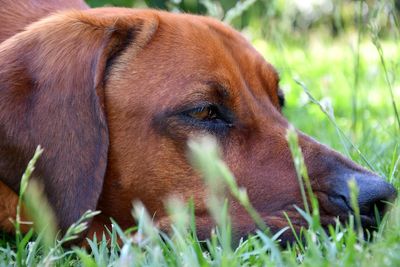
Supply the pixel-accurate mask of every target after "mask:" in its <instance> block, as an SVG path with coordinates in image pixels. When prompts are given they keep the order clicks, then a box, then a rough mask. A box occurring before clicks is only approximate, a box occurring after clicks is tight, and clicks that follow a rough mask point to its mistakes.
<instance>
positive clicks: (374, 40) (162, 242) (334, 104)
mask: <svg viewBox="0 0 400 267" xmlns="http://www.w3.org/2000/svg"><path fill="white" fill-rule="evenodd" d="M92 2H94V1H92ZM171 2H173V1H171ZM276 2H277V3H278V4H279V3H281V2H284V1H276ZM339 2H343V1H339ZM344 2H346V1H344ZM334 3H336V2H335V1H334ZM278 4H277V5H278ZM368 4H369V6H368V7H369V13H368V15H366V16H365V17H363V18H362V21H361V22H360V20H359V19H358V17H357V16H356V15H355V16H354V17H350V19H349V20H347V25H346V27H344V28H342V29H341V32H340V33H339V34H335V35H332V34H331V33H330V28H329V26H328V23H327V22H323V23H320V24H318V25H316V26H314V27H312V28H310V29H306V30H305V29H303V28H302V29H296V28H292V27H287V25H289V24H291V23H292V22H293V21H292V20H291V18H287V17H285V13H284V9H283V11H282V10H281V11H280V15H279V16H278V15H271V16H272V19H271V24H268V23H267V22H266V20H264V19H262V18H259V19H254V20H252V21H251V22H249V23H248V24H247V25H246V27H240V29H241V30H242V31H243V34H245V35H246V36H247V37H248V38H249V40H251V42H252V43H253V44H254V46H255V47H256V48H257V50H258V51H259V52H260V53H262V54H263V55H264V57H265V59H266V60H267V61H269V62H270V63H272V64H273V65H274V66H275V67H276V68H277V70H278V71H279V73H280V76H281V88H282V89H283V91H284V92H285V96H286V104H285V108H284V114H285V116H286V117H287V118H288V119H289V121H290V122H291V123H292V124H293V125H295V126H296V127H297V128H299V129H300V130H302V131H303V132H305V133H307V134H309V135H311V136H313V137H314V138H315V139H317V140H318V141H320V142H322V143H325V144H327V145H329V146H331V147H333V148H334V149H336V150H339V151H340V152H342V153H343V154H345V155H347V156H348V157H350V158H352V159H353V160H355V161H356V162H358V163H360V164H361V165H363V166H365V167H366V168H369V169H371V170H373V171H375V172H377V173H379V174H380V175H382V176H383V177H385V178H386V179H387V180H388V181H390V182H391V183H393V184H394V185H395V187H396V188H397V189H400V166H399V165H400V121H399V117H398V116H397V115H396V110H395V109H396V108H397V109H399V108H400V79H399V76H397V74H398V73H400V42H399V36H400V25H399V13H395V12H396V11H395V10H394V9H393V6H392V4H393V2H392V1H377V2H374V1H370V2H368ZM346 7H347V8H352V9H353V10H352V11H348V10H347V11H343V12H344V13H346V12H347V13H351V14H358V11H359V7H361V8H362V7H363V6H362V5H358V3H352V4H349V3H347V5H346ZM386 7H391V8H392V9H387V8H386ZM385 8H386V9H385ZM352 12H353V13H352ZM397 12H398V11H397ZM278 13H279V12H278ZM382 21H383V22H382ZM235 23H236V24H237V22H234V25H235V26H236V24H235ZM277 25H284V26H277ZM285 25H286V26H285ZM275 26H276V27H275ZM274 27H275V28H274ZM393 103H395V104H393ZM396 105H397V107H395V106H396ZM291 141H292V142H293V143H294V149H296V147H295V143H296V140H295V138H294V139H291ZM191 148H192V153H193V154H194V156H195V158H196V159H197V161H198V163H199V165H200V166H202V168H203V169H204V168H208V169H211V170H213V172H214V174H215V173H219V172H223V171H224V170H223V168H224V165H223V164H222V163H221V162H220V161H219V160H218V159H217V158H215V157H216V155H215V153H214V151H213V147H208V146H207V147H206V148H204V147H201V146H199V144H197V143H194V144H191ZM221 166H222V167H221ZM221 168H222V170H221ZM209 175H213V174H212V173H211V174H209ZM205 178H206V179H205V180H206V181H207V177H205ZM223 178H225V179H223V180H222V181H221V182H222V183H226V182H227V181H228V182H229V179H231V178H232V177H229V175H228V176H227V175H225V176H224V177H223ZM230 190H231V192H232V194H233V195H235V196H236V197H237V198H238V200H239V201H240V202H241V203H242V204H243V205H244V206H245V207H246V208H247V209H248V210H249V212H250V213H252V214H253V213H254V211H253V210H252V207H251V204H250V203H248V202H247V199H246V196H245V194H243V191H241V190H240V189H239V188H237V187H235V185H233V186H231V187H230ZM352 192H353V193H354V194H356V189H353V191H352ZM22 193H25V192H22ZM27 196H28V197H31V198H32V197H33V200H32V202H33V206H34V205H35V204H34V203H35V202H38V201H39V202H40V201H41V200H40V199H39V200H38V199H37V197H35V196H32V192H31V193H28V195H27ZM210 201H211V200H210ZM214 204H215V206H214V210H213V209H211V210H210V212H211V214H214V215H215V220H216V222H218V227H217V228H216V230H215V231H214V232H213V234H212V237H211V238H210V240H207V241H199V240H197V237H196V235H195V233H194V224H193V220H194V218H193V216H192V211H193V210H192V203H181V202H178V201H171V202H169V203H167V204H166V205H167V206H168V209H169V210H170V213H171V216H172V220H173V228H172V229H173V231H172V233H170V234H169V235H166V234H165V233H161V232H159V230H158V229H157V228H156V227H155V226H154V225H153V223H152V221H151V214H150V215H149V214H147V213H146V211H145V209H144V208H143V207H142V206H141V205H140V203H136V204H135V206H134V209H133V212H132V216H134V217H135V218H136V219H137V222H138V226H137V227H136V228H135V229H131V230H130V231H127V232H123V231H122V230H121V229H120V228H119V227H118V225H117V224H114V225H113V228H112V229H110V231H109V233H108V234H109V235H110V236H111V242H110V244H109V245H107V243H106V241H105V239H104V240H89V241H88V242H89V246H90V249H89V250H84V249H82V248H78V247H75V248H72V249H65V248H63V244H64V243H65V242H67V241H68V240H69V239H70V238H73V236H74V235H75V234H77V233H79V232H80V231H82V229H83V228H84V226H85V223H84V221H85V219H87V217H90V216H93V215H94V214H92V213H88V214H86V215H85V218H82V221H80V222H78V223H77V224H76V225H74V226H72V228H71V229H70V231H69V232H67V234H66V236H64V237H58V239H57V238H56V237H55V236H54V233H53V231H51V230H49V229H48V228H46V227H42V232H41V231H40V230H39V231H37V232H39V234H38V235H36V234H33V233H29V234H28V235H25V236H24V235H20V234H18V235H17V237H16V238H14V237H13V236H7V235H5V234H3V235H2V236H0V265H1V266H9V265H21V266H36V265H38V266H43V265H45V266H189V267H192V266H229V267H231V266H242V265H243V266H400V203H395V204H394V205H393V207H392V209H391V211H390V213H389V214H388V215H387V216H386V217H385V218H381V222H380V225H379V229H378V230H377V231H376V232H374V233H370V235H367V236H366V235H364V234H363V233H362V232H361V231H360V229H358V228H357V227H356V225H357V220H358V218H357V213H356V214H355V215H354V216H353V217H352V219H350V222H349V225H339V224H338V225H336V226H332V227H331V228H330V229H329V232H328V233H326V232H325V231H324V230H323V229H322V227H321V225H320V223H319V218H318V213H317V212H315V211H314V212H312V213H311V214H307V213H306V212H303V211H299V212H302V213H303V215H304V217H305V219H307V220H308V221H309V224H310V225H309V228H307V229H304V231H303V232H302V237H299V240H300V239H302V240H303V241H299V242H296V243H294V244H290V245H288V246H287V247H285V248H282V247H280V246H279V245H278V243H277V240H278V239H279V233H278V234H277V235H275V236H272V235H270V234H269V233H268V230H267V229H263V227H262V226H260V228H261V230H260V231H259V232H257V233H256V234H254V235H252V236H250V237H249V238H248V239H246V240H243V241H242V242H241V243H240V244H236V245H232V244H231V242H230V240H231V234H230V233H231V229H230V224H229V214H227V213H226V212H225V210H226V205H225V204H224V203H218V202H217V203H214ZM355 208H356V207H355ZM355 210H356V209H355ZM216 211H218V212H216ZM221 211H223V212H221ZM253 215H254V217H255V220H256V219H257V215H256V214H253ZM49 216H51V215H49ZM127 216H130V215H129V214H127ZM38 220H39V221H40V220H42V221H43V218H38ZM283 230H286V231H291V229H283ZM132 233H134V234H132ZM118 239H120V240H121V243H120V244H119V243H118V242H117V240H118Z"/></svg>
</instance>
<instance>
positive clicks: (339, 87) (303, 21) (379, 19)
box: [87, 0, 400, 186]
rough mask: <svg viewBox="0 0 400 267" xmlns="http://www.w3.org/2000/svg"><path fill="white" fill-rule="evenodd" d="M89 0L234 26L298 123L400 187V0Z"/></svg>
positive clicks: (288, 112)
mask: <svg viewBox="0 0 400 267" xmlns="http://www.w3.org/2000/svg"><path fill="white" fill-rule="evenodd" d="M87 2H88V4H90V5H91V6H93V7H99V6H125V7H151V8H157V9H165V10H169V11H172V12H190V13H198V14H204V15H208V16H212V17H215V18H217V19H219V20H221V21H224V22H226V23H228V24H230V25H232V26H233V27H235V28H236V29H238V30H240V31H241V32H242V33H243V35H245V36H246V37H247V38H248V40H249V41H251V42H252V43H253V45H254V46H255V47H256V48H257V49H258V51H259V52H260V53H262V54H263V55H264V57H265V59H266V60H267V61H269V62H270V63H272V64H273V65H274V66H275V67H276V68H277V69H278V71H279V73H280V75H281V87H282V89H283V90H284V92H285V94H286V102H287V105H286V108H285V109H284V113H285V115H286V116H287V117H288V119H289V120H290V121H291V122H292V123H293V124H294V125H295V126H297V127H298V128H299V129H301V130H302V131H304V132H306V133H308V134H310V135H312V136H314V137H315V138H317V139H318V140H320V141H322V142H323V143H326V144H328V145H330V146H332V147H334V148H335V149H337V150H339V151H341V152H342V153H344V154H346V155H347V156H349V157H351V158H353V159H354V160H356V161H358V162H359V163H361V164H363V165H364V166H367V167H369V168H371V169H374V170H375V171H377V172H379V173H381V174H382V175H384V176H385V177H387V179H388V180H390V181H391V182H394V183H395V184H397V185H398V186H400V182H399V180H400V179H394V178H395V177H397V176H398V174H399V171H398V169H399V168H394V170H395V171H394V172H393V171H392V170H393V167H394V166H397V165H398V164H399V159H400V147H399V145H400V119H399V116H398V114H396V112H397V113H398V110H397V109H398V106H399V105H400V79H399V78H398V77H397V76H398V75H397V74H398V73H399V71H400V42H399V36H400V23H399V9H400V0H365V1H350V0H286V1H285V0H246V1H233V0H222V1H213V0H170V1H161V0H144V1H143V0H88V1H87ZM299 82H300V83H303V84H304V86H303V87H306V89H307V90H309V91H310V92H311V94H312V95H313V96H314V97H315V98H316V99H317V100H318V101H319V103H320V104H321V105H322V106H323V107H324V108H325V109H326V110H327V111H328V112H331V113H332V115H333V116H334V121H335V123H332V121H331V120H330V119H329V116H327V115H326V114H325V113H324V112H321V108H320V107H319V106H318V105H315V104H313V103H312V101H310V98H309V97H308V96H307V93H306V92H305V90H304V88H303V87H302V86H300V85H299ZM358 149H359V151H358ZM360 152H361V153H360ZM394 164H396V165H394Z"/></svg>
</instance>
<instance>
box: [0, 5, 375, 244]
mask: <svg viewBox="0 0 400 267" xmlns="http://www.w3.org/2000/svg"><path fill="white" fill-rule="evenodd" d="M1 2H2V4H1V6H3V7H2V8H0V23H1V24H2V25H3V29H1V30H0V38H2V39H6V38H8V37H10V38H8V39H6V40H5V41H4V42H2V43H1V44H0V65H1V66H2V69H1V70H0V197H1V199H3V200H4V201H3V203H2V204H1V205H3V206H4V207H3V208H2V209H0V227H1V228H2V229H4V230H10V229H11V226H10V224H9V223H8V220H6V218H9V217H14V216H15V212H14V210H15V209H14V207H15V204H16V199H17V197H16V194H15V193H13V192H17V190H18V188H19V183H20V177H21V174H22V173H23V171H24V168H25V166H26V164H27V162H28V160H29V159H30V158H31V157H32V155H33V152H34V149H35V147H36V146H37V145H39V144H40V145H42V146H43V147H44V149H45V152H44V154H43V157H42V158H41V159H40V160H39V163H38V165H37V168H36V170H35V172H34V177H35V179H39V180H40V181H41V182H42V183H43V184H44V186H45V192H46V196H47V198H48V199H49V201H50V203H51V205H52V206H53V208H54V211H55V213H56V216H57V218H58V223H59V226H60V228H61V229H62V230H64V231H65V230H66V228H67V227H68V226H69V225H70V224H71V223H72V222H74V221H76V220H77V219H78V218H79V216H81V215H82V213H83V212H84V211H85V210H87V209H92V210H94V209H98V210H101V211H102V214H101V215H100V216H98V217H96V218H95V220H94V222H93V223H92V224H91V228H90V235H91V234H93V233H94V232H97V233H101V232H102V231H103V229H104V228H103V227H104V225H109V223H110V221H109V217H113V218H114V219H115V220H116V221H117V222H118V223H119V224H120V225H121V227H123V228H127V227H129V226H132V225H134V221H133V219H132V218H131V216H130V210H131V208H132V201H133V200H140V201H142V202H143V203H144V204H145V205H146V207H147V208H148V210H149V212H150V213H151V214H154V216H155V217H154V218H155V220H156V221H157V222H158V223H159V224H160V226H161V227H162V228H163V229H166V228H167V225H168V217H167V215H166V213H165V211H164V209H163V208H162V207H163V203H164V201H165V199H166V198H168V197H170V196H171V195H175V196H179V197H182V198H183V199H188V198H191V197H193V198H194V201H195V204H196V216H197V224H198V233H199V236H200V237H207V236H208V234H209V232H210V229H211V227H212V226H213V222H212V219H211V218H210V217H209V215H208V213H207V208H206V205H205V204H204V198H205V197H206V189H205V187H204V185H203V182H202V179H201V178H200V176H199V175H198V174H197V173H196V172H195V171H194V170H193V169H192V168H191V166H190V164H189V163H188V160H187V158H186V153H185V152H186V149H187V146H186V143H187V140H188V139H189V138H191V137H193V136H196V135H198V134H201V133H204V132H205V131H204V130H201V129H198V128H195V127H193V126H190V125H187V124H185V123H183V122H182V121H180V120H179V118H178V117H177V116H174V115H173V114H174V112H176V111H177V110H180V109H182V108H184V107H187V106H190V105H195V104H196V103H198V102H211V103H221V104H223V105H224V106H226V107H229V109H230V110H232V111H233V112H234V114H235V115H234V117H235V123H234V126H233V127H232V129H230V130H229V131H228V132H226V133H224V134H219V133H215V136H216V137H217V139H218V140H219V143H220V144H221V147H222V151H223V157H224V160H225V161H226V162H227V164H228V165H229V167H230V168H231V169H232V171H233V173H234V174H235V176H236V178H237V181H238V183H239V185H240V186H244V187H246V188H247V190H248V192H249V196H250V199H251V201H252V203H253V205H254V206H255V207H256V208H257V209H258V211H259V212H260V214H261V216H262V217H263V219H264V220H265V222H266V223H267V224H268V225H269V226H270V227H271V228H272V229H273V230H277V229H280V228H281V227H283V226H285V225H286V224H287V223H286V219H285V217H284V214H283V213H284V212H287V214H289V216H290V217H291V218H292V221H293V223H294V225H295V227H296V229H298V228H299V227H300V226H301V225H304V221H303V220H302V218H301V216H299V215H298V213H297V212H296V210H295V208H294V205H298V206H302V199H301V194H300V190H299V186H298V182H297V178H296V173H295V170H294V166H293V163H292V158H291V154H290V151H289V148H288V145H287V142H286V139H285V133H286V129H287V127H288V122H287V121H286V119H285V118H284V117H283V116H282V113H281V107H280V99H279V92H278V80H279V78H278V76H277V73H276V71H275V70H274V68H273V67H272V66H271V65H270V64H268V63H267V62H266V61H265V60H264V59H263V58H262V56H261V55H260V54H259V53H258V52H257V51H256V50H255V49H254V48H253V47H252V46H251V45H250V44H249V43H248V42H247V41H246V40H245V39H244V38H243V37H242V36H241V35H240V34H239V33H238V32H236V31H235V30H233V29H231V28H229V27H227V26H226V25H223V24H222V23H220V22H218V21H215V20H213V19H210V18H205V17H201V16H193V15H185V14H171V13H166V12H161V11H154V10H131V9H121V8H101V9H89V10H85V9H86V5H85V4H84V3H83V2H81V1H79V0H76V1H55V0H53V1H44V0H43V1H39V0H38V1H33V0H24V1H8V0H2V1H1ZM20 2H23V3H20ZM64 2H68V4H65V3H64ZM5 6H9V7H10V8H5ZM70 7H73V8H75V9H76V10H74V11H64V12H61V13H57V14H54V15H51V16H47V15H50V13H52V12H53V11H56V10H62V9H65V8H70ZM78 9H82V10H78ZM13 10H16V11H15V13H13V12H14V11H13ZM1 12H2V14H1ZM13 16H17V19H16V24H15V25H13V23H12V22H10V18H12V17H13ZM41 17H46V18H44V19H41V20H39V18H41ZM36 20H39V21H38V22H34V21H36ZM33 22H34V23H33ZM31 23H33V24H31ZM28 24H30V25H28ZM25 27H26V28H25ZM23 28H25V30H22V29H23ZM299 140H300V146H301V148H302V150H303V153H304V156H305V162H306V165H307V167H308V171H309V174H310V177H311V180H312V186H313V190H314V191H315V193H316V194H317V196H318V198H319V200H320V203H321V215H322V220H323V223H324V224H328V223H332V222H333V221H334V218H335V216H337V215H343V216H345V215H347V213H344V211H343V210H340V209H338V208H337V206H335V205H334V204H333V203H332V201H331V199H330V197H329V195H330V194H331V191H332V188H335V187H336V186H338V185H339V182H338V181H339V178H338V177H339V176H344V177H351V176H355V177H361V178H362V179H367V180H366V181H377V180H378V179H379V178H377V177H376V176H375V175H373V174H371V173H370V172H368V171H366V170H365V169H363V168H361V167H360V166H358V165H356V164H355V163H353V162H351V161H350V160H348V159H345V158H344V157H342V156H341V155H339V154H338V153H336V152H334V151H332V150H330V149H329V148H327V147H325V146H323V145H321V144H319V143H318V142H316V141H315V140H313V139H311V138H309V137H307V136H306V135H304V134H302V133H299ZM361 178H359V179H361ZM357 179H358V178H357ZM368 179H369V180H368ZM1 182H2V183H1ZM0 207H2V206H0ZM231 212H232V215H233V221H234V228H235V232H236V233H237V235H238V236H242V235H244V234H246V233H248V232H251V231H253V230H254V229H255V226H254V223H253V222H252V220H251V219H250V218H249V216H248V215H247V214H246V212H245V211H244V210H243V209H242V208H241V207H240V205H239V204H238V203H236V202H235V201H232V203H231ZM285 235H286V237H287V238H289V239H290V238H291V234H290V233H289V232H287V233H286V234H285Z"/></svg>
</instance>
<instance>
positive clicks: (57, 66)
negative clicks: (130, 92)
mask: <svg viewBox="0 0 400 267" xmlns="http://www.w3.org/2000/svg"><path fill="white" fill-rule="evenodd" d="M121 13H122V14H121ZM139 15H140V14H136V13H134V12H133V11H132V14H130V13H129V12H128V11H127V10H125V11H123V12H119V11H118V10H116V11H113V10H112V9H107V10H104V12H102V11H96V12H91V11H84V12H78V11H70V12H67V13H60V14H56V15H53V16H51V17H48V18H46V19H44V20H42V21H39V22H37V23H34V24H32V25H31V26H29V27H28V28H27V29H26V30H25V31H24V32H21V33H19V34H17V35H15V36H14V37H11V38H10V39H8V40H6V41H5V42H3V43H2V44H1V45H0V66H1V69H0V180H1V181H3V182H4V183H5V184H7V185H8V186H9V187H10V188H12V189H13V190H14V191H16V192H17V190H18V188H19V185H20V179H21V176H22V173H23V171H24V169H25V167H26V165H27V163H28V161H29V159H30V158H31V157H32V155H33V153H34V150H35V148H36V146H37V145H41V146H42V147H43V148H44V154H43V156H42V157H41V158H40V159H39V162H38V164H37V166H36V169H35V171H34V174H33V176H34V178H35V179H39V180H40V181H41V182H42V183H43V184H44V188H45V192H46V195H47V198H48V199H49V201H50V204H51V205H52V207H53V208H54V212H55V213H56V216H57V219H58V223H59V227H60V228H61V230H63V231H65V230H66V229H67V228H68V227H69V226H70V225H71V224H72V223H73V222H75V221H76V220H77V219H79V217H80V216H81V215H82V214H83V213H84V212H85V211H86V210H88V209H91V210H94V209H96V206H97V202H98V199H99V196H100V193H101V190H102V186H103V180H104V175H105V171H106V165H107V151H108V145H109V140H108V129H107V123H106V117H105V112H104V104H103V90H102V89H103V85H104V83H105V80H106V75H107V71H106V70H107V68H108V67H109V66H110V64H113V62H115V60H114V59H115V58H116V57H118V56H119V54H121V53H123V52H124V48H126V47H128V46H134V47H137V49H138V50H139V49H141V48H142V47H143V46H144V45H145V44H146V43H147V42H148V41H149V40H150V39H151V37H152V35H153V34H154V32H155V31H156V29H157V25H158V20H157V18H156V17H155V16H154V15H153V16H152V15H151V14H147V15H142V16H139ZM130 51H132V50H130Z"/></svg>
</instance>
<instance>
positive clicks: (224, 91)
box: [207, 81, 230, 100]
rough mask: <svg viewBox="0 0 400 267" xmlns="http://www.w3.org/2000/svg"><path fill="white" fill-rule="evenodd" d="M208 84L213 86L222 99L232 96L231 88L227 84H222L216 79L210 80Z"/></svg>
mask: <svg viewBox="0 0 400 267" xmlns="http://www.w3.org/2000/svg"><path fill="white" fill-rule="evenodd" d="M207 85H208V86H209V87H210V88H211V89H214V90H215V92H216V94H217V95H218V96H219V97H220V98H222V100H227V99H229V97H230V93H229V90H228V88H227V87H226V86H224V85H222V84H221V83H219V82H216V81H208V82H207Z"/></svg>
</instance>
